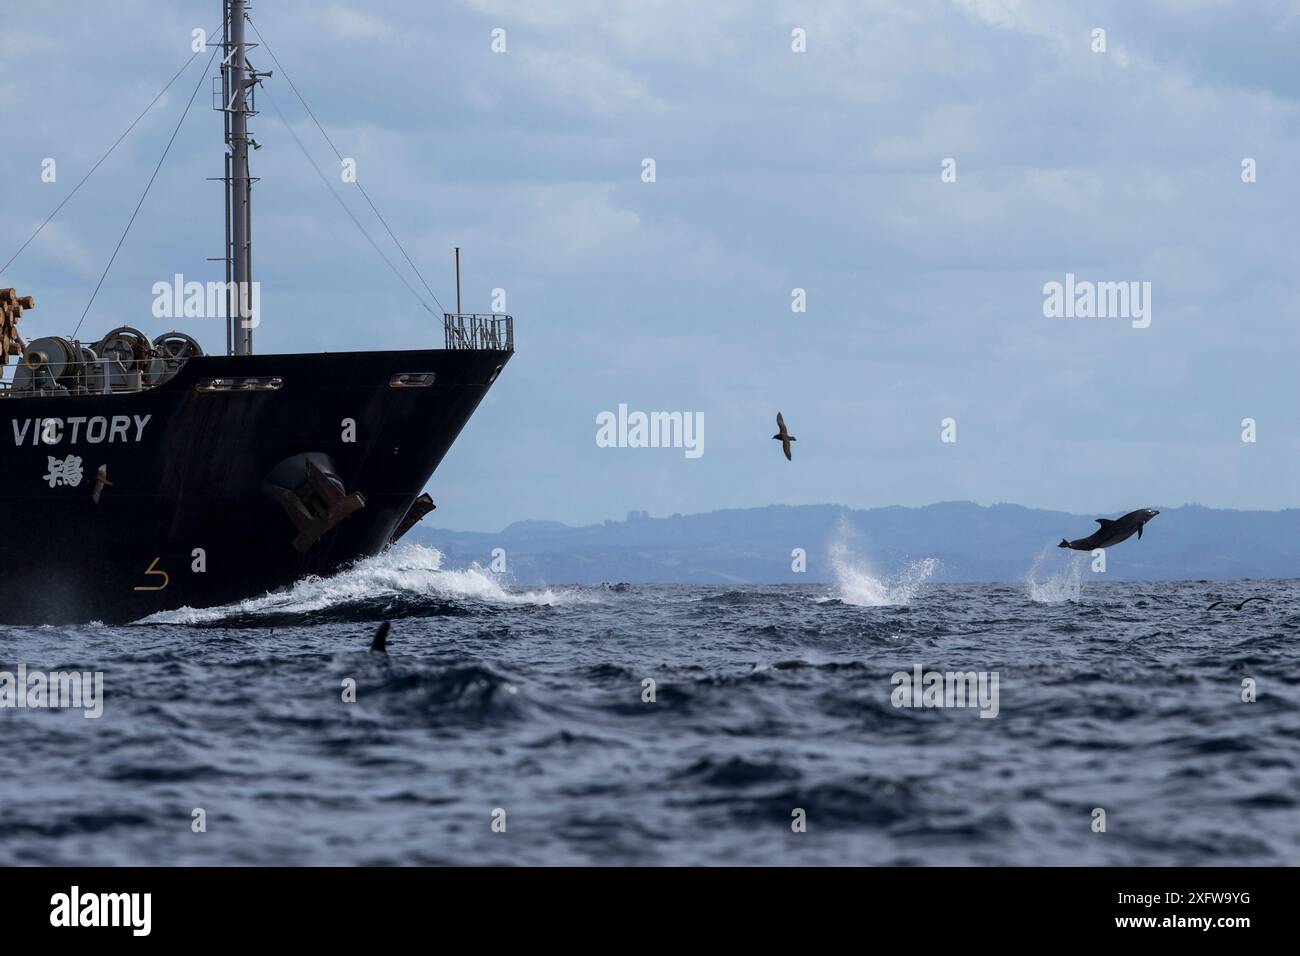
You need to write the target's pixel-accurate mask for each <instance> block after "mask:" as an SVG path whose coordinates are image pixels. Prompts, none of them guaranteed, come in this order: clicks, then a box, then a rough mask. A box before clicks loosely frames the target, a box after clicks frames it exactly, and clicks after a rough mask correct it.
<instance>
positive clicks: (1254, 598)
mask: <svg viewBox="0 0 1300 956" xmlns="http://www.w3.org/2000/svg"><path fill="white" fill-rule="evenodd" d="M1251 601H1263V602H1264V603H1265V604H1267V603H1268V598H1262V597H1248V598H1246V600H1244V601H1242V602H1241V603H1240V604H1233V603H1232V602H1230V601H1215V602H1214V603H1213V604H1211V605H1210V606H1209V607H1207V608H1206V610H1207V611H1213V610H1214V609H1215V608H1216V607H1218V606H1219V605H1220V604H1226V605H1228V607H1230V608H1232V609H1233V610H1234V611H1240V610H1241V609H1242V608H1243V607H1245V606H1246V605H1247V604H1248V603H1250V602H1251Z"/></svg>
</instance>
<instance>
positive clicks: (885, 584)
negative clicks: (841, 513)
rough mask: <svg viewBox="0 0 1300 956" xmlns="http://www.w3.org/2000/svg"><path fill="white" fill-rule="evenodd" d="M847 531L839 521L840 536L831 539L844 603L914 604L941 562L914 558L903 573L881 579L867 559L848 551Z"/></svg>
mask: <svg viewBox="0 0 1300 956" xmlns="http://www.w3.org/2000/svg"><path fill="white" fill-rule="evenodd" d="M847 537H848V531H847V527H846V526H845V525H844V523H843V521H841V522H840V527H839V531H838V538H837V539H836V540H835V541H832V542H831V546H830V559H831V570H832V571H833V572H834V573H835V588H836V592H837V596H838V597H839V599H840V600H841V601H843V602H844V603H845V604H856V605H858V606H860V607H889V606H892V605H898V604H911V603H912V598H914V597H916V594H917V592H918V591H920V590H921V586H922V585H923V584H925V582H926V581H928V580H929V579H930V575H932V574H934V569H935V568H936V567H937V566H938V563H939V562H938V561H937V560H936V559H934V558H924V559H923V560H920V561H913V562H912V563H911V564H909V565H908V566H907V568H906V570H904V571H903V572H902V574H899V575H897V576H895V577H892V578H882V577H878V576H877V575H875V574H873V573H872V572H871V571H870V570H869V569H868V568H867V565H866V563H865V562H864V561H862V560H861V559H857V558H854V557H853V555H852V554H851V553H850V551H849V547H848V542H847Z"/></svg>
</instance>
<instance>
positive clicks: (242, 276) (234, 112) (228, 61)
mask: <svg viewBox="0 0 1300 956" xmlns="http://www.w3.org/2000/svg"><path fill="white" fill-rule="evenodd" d="M223 3H224V4H225V14H226V19H225V37H224V40H225V44H224V45H225V58H224V59H223V60H222V64H221V86H222V92H223V95H224V96H225V104H224V112H225V116H226V124H225V126H226V147H227V150H228V152H227V154H226V222H227V238H226V281H227V288H228V289H230V290H231V291H230V292H229V293H228V295H229V300H228V301H229V307H228V308H227V310H226V313H227V319H226V322H227V323H228V325H229V330H228V335H227V342H228V348H229V349H230V350H231V351H232V352H233V354H235V355H252V354H253V330H252V329H251V328H250V327H249V323H248V321H247V320H248V319H249V318H250V315H249V304H250V303H251V302H252V301H253V297H252V284H251V283H252V281H253V239H252V225H253V222H252V206H253V180H252V178H251V177H250V176H249V171H248V146H249V142H250V141H249V137H248V117H249V116H252V115H256V110H255V109H253V107H252V102H251V98H252V90H253V86H254V84H256V83H257V77H258V73H257V71H256V70H253V69H252V68H251V67H249V65H248V58H247V56H246V52H247V51H246V44H245V42H244V23H245V11H246V9H247V7H248V2H247V0H223ZM254 145H255V144H254ZM232 282H233V285H230V283H232Z"/></svg>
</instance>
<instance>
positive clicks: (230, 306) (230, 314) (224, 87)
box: [221, 0, 235, 355]
mask: <svg viewBox="0 0 1300 956" xmlns="http://www.w3.org/2000/svg"><path fill="white" fill-rule="evenodd" d="M221 10H222V20H221V106H222V111H221V122H222V125H223V127H224V136H223V140H224V142H225V144H226V146H227V149H226V152H225V155H224V156H223V157H222V159H223V161H224V164H225V165H224V167H223V172H224V175H223V177H222V182H223V183H224V184H225V199H226V202H225V206H226V244H225V248H224V251H223V255H224V256H225V260H226V354H227V355H232V354H234V351H235V341H234V327H235V297H234V295H233V294H231V291H230V289H231V285H230V283H231V282H232V281H233V278H234V277H233V275H232V274H231V272H232V269H233V267H234V264H233V257H232V255H231V250H232V248H233V246H232V245H231V239H230V209H231V204H232V203H233V202H234V196H233V194H232V193H231V189H230V149H229V146H230V114H229V113H227V112H226V110H225V105H226V104H227V103H229V102H230V0H221Z"/></svg>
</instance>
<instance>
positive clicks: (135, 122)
mask: <svg viewBox="0 0 1300 956" xmlns="http://www.w3.org/2000/svg"><path fill="white" fill-rule="evenodd" d="M202 52H203V50H202V49H198V50H195V51H194V53H193V54H192V55H191V56H190V58H189V59H188V60H186V61H185V65H184V66H182V67H181V68H180V69H179V70H177V71H176V74H175V75H174V76H173V77H172V78H171V79H170V80H168V81H167V84H166V85H165V86H164V87H163V88H162V89H161V90H159V91H158V95H157V96H155V97H154V98H153V99H152V100H150V101H149V105H148V106H146V107H145V108H144V110H143V112H141V113H140V115H139V116H137V117H136V118H135V119H134V120H132V121H131V125H130V126H128V127H127V128H126V130H125V131H124V132H123V133H122V135H121V136H119V137H118V138H117V139H116V140H115V141H114V142H113V145H112V146H110V147H108V151H107V152H105V153H104V155H103V156H101V157H99V159H98V160H96V161H95V165H94V166H91V167H90V171H89V172H88V173H86V175H84V176H82V177H81V182H79V183H77V185H75V186H73V187H72V191H71V192H70V193H68V194H67V195H66V196H64V197H63V200H62V201H61V202H60V203H59V204H58V205H57V206H55V207H54V211H53V212H51V213H50V214H49V215H48V216H46V217H45V221H44V222H42V223H41V224H40V225H39V226H37V227H36V231H35V232H33V233H32V234H31V235H30V236H28V237H27V241H26V242H24V243H23V244H22V245H21V246H19V247H18V250H17V251H16V252H15V253H14V254H13V255H12V256H10V257H9V261H8V262H6V263H5V264H4V265H2V266H0V275H3V274H4V271H5V270H6V269H8V268H9V267H10V266H11V265H13V264H14V260H16V259H17V258H18V257H19V256H21V255H22V254H23V250H24V249H26V248H27V247H28V246H29V245H31V244H32V242H33V241H34V240H35V239H36V237H37V236H39V235H40V234H41V232H42V231H43V230H44V229H45V227H46V226H48V225H49V224H50V222H51V221H52V220H53V219H54V217H55V216H57V215H58V214H59V210H60V209H62V208H63V207H64V206H66V205H67V204H68V200H70V199H71V198H72V197H73V196H75V195H76V194H77V190H79V189H80V188H81V187H82V186H84V185H86V180H88V179H89V178H90V177H91V176H93V175H94V174H95V170H97V169H99V167H100V166H101V165H103V163H104V160H106V159H108V157H109V156H111V155H113V151H114V150H115V149H117V147H118V146H120V145H121V144H122V140H124V139H126V138H127V137H128V136H129V135H131V130H133V129H135V128H136V126H137V125H138V124H139V122H140V120H142V119H144V118H145V116H146V115H148V113H149V111H150V110H152V109H153V108H154V106H155V104H157V102H158V101H159V100H160V99H162V98H163V95H164V94H165V93H166V92H167V91H168V90H170V89H171V88H172V84H173V83H175V82H176V81H177V80H178V79H180V77H181V74H182V73H184V72H185V71H186V70H188V69H189V68H190V64H191V63H193V62H194V61H195V59H197V58H198V56H199V54H200V53H202Z"/></svg>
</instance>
